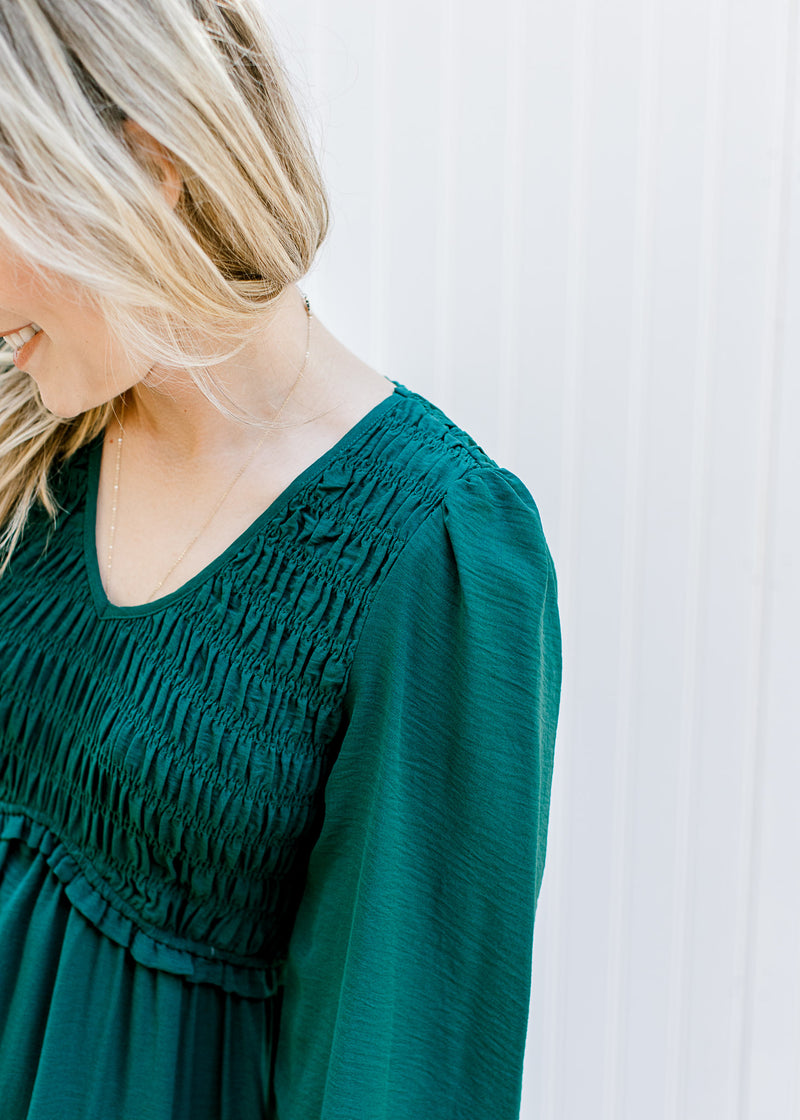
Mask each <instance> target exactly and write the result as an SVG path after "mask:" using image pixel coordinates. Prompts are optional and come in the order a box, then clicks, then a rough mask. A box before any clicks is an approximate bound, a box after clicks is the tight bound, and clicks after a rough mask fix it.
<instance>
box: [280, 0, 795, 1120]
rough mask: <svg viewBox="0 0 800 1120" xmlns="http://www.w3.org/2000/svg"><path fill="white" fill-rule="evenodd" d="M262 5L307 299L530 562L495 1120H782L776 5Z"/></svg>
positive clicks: (787, 647) (789, 1091)
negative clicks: (546, 632)
mask: <svg viewBox="0 0 800 1120" xmlns="http://www.w3.org/2000/svg"><path fill="white" fill-rule="evenodd" d="M264 3H265V5H266V9H267V12H268V14H269V15H270V17H271V20H272V24H273V27H274V29H275V32H276V35H277V37H278V39H279V42H280V43H281V45H282V46H283V49H284V54H285V57H286V60H287V62H288V64H289V66H290V69H291V70H292V72H293V73H294V74H295V75H296V81H297V87H298V90H299V93H300V96H301V100H302V101H303V104H304V106H305V109H306V111H307V112H308V113H309V115H310V117H311V119H312V121H313V122H314V127H315V129H316V131H317V135H318V137H319V143H320V147H321V149H322V150H323V151H324V165H325V170H326V175H327V179H328V182H329V185H330V188H331V195H332V201H333V210H334V225H333V229H332V233H331V236H330V240H329V242H328V244H327V246H326V248H325V251H324V253H323V254H322V256H321V259H320V262H319V264H318V266H317V267H316V269H315V271H314V273H313V274H312V276H311V277H310V278H309V282H308V284H307V288H308V291H309V294H310V295H311V296H312V299H313V302H314V305H315V308H316V310H317V312H318V313H319V314H320V316H321V317H322V318H323V319H324V320H325V322H326V323H327V325H328V326H329V327H330V328H331V329H332V330H334V332H335V333H337V334H339V336H340V337H341V338H342V339H343V340H344V341H345V342H347V344H348V345H349V346H350V347H351V348H352V349H353V350H355V351H356V352H357V353H359V354H360V355H361V356H362V357H364V358H365V359H367V360H368V361H369V362H371V363H372V364H373V365H375V366H376V367H377V368H379V369H380V370H381V372H383V373H385V374H387V375H388V376H390V377H393V378H395V379H397V380H399V381H401V382H403V383H404V384H406V385H408V386H409V387H412V388H415V389H418V390H419V391H421V392H423V393H424V394H426V395H427V396H429V397H431V398H432V399H433V400H435V401H436V403H438V404H440V405H441V406H442V407H443V408H444V409H445V411H447V412H449V413H450V415H451V416H452V417H453V419H455V420H456V421H457V422H458V423H460V424H461V425H462V426H464V427H466V428H467V429H468V430H469V431H470V432H472V434H473V435H474V436H475V437H476V438H477V439H478V440H479V442H481V443H482V444H483V446H484V447H485V448H486V450H487V451H488V452H489V453H490V454H491V455H493V457H495V458H496V459H498V460H499V461H500V462H501V463H502V464H503V465H505V466H508V467H510V468H511V469H512V470H514V471H515V472H516V473H518V474H519V475H520V476H521V477H522V478H523V480H524V481H525V482H526V483H527V485H528V487H529V488H530V490H531V491H532V493H533V495H534V497H535V498H536V501H537V504H538V506H539V509H540V512H541V515H542V521H543V524H544V527H545V532H546V534H547V537H548V541H549V543H550V547H551V551H552V552H553V556H554V558H555V562H556V568H557V571H558V575H559V593H560V594H559V597H560V606H561V617H562V627H563V638H564V686H563V698H562V713H561V721H560V726H559V735H558V742H557V759H556V771H555V779H554V787H553V802H552V809H551V823H550V839H549V846H548V857H547V868H546V872H545V879H544V885H543V888H542V894H541V897H540V902H539V909H538V912H537V919H536V941H535V952H534V973H533V998H532V1004H531V1019H530V1029H529V1038H528V1052H527V1059H526V1071H525V1082H524V1090H523V1110H522V1116H523V1120H641V1118H642V1117H647V1120H651V1118H652V1120H655V1118H658V1120H661V1118H664V1120H773V1118H774V1120H800V1083H799V1080H798V1071H800V1057H799V1056H800V891H798V889H797V884H798V879H799V878H800V876H798V872H799V871H800V812H799V811H798V801H799V800H800V731H799V730H798V729H799V728H800V718H799V717H800V703H798V694H799V693H800V653H799V652H798V645H799V639H798V635H799V634H800V588H799V581H798V573H797V559H798V543H799V542H800V497H799V495H800V436H798V432H800V314H798V313H799V312H800V227H798V220H799V219H800V158H799V157H800V105H799V104H798V98H800V85H799V83H798V49H799V48H800V44H799V42H798V0H670V2H667V0H613V2H611V3H604V4H600V3H599V2H598V0H559V2H558V3H555V2H550V0H497V2H496V3H494V4H492V5H488V6H487V5H485V4H479V3H477V2H476V0H461V2H459V3H456V2H455V0H424V2H423V0H406V3H404V4H403V5H396V4H389V3H388V2H387V0H369V2H368V0H311V2H309V3H308V4H305V5H297V4H295V3H291V2H290V0H264Z"/></svg>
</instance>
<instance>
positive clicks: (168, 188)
mask: <svg viewBox="0 0 800 1120" xmlns="http://www.w3.org/2000/svg"><path fill="white" fill-rule="evenodd" d="M122 127H123V129H124V131H125V139H126V142H127V144H128V147H129V148H130V150H131V152H132V154H133V156H134V158H135V159H136V160H138V162H139V163H141V164H142V165H143V166H144V167H146V168H147V169H148V170H149V171H150V172H151V173H152V174H153V175H155V177H156V178H157V179H158V181H159V183H160V186H161V190H162V193H163V195H164V197H165V198H166V200H167V202H168V203H169V206H170V208H171V209H173V210H174V209H175V206H176V204H177V201H178V199H179V198H180V196H181V191H182V190H183V179H182V177H181V175H180V173H179V171H178V169H177V167H176V166H175V164H174V162H173V160H172V158H171V156H170V154H169V152H168V151H167V149H166V148H165V147H164V145H163V144H160V143H159V141H158V140H156V139H155V138H154V137H153V136H151V135H150V133H149V132H148V131H147V130H146V129H144V128H142V126H141V125H140V124H138V123H137V122H136V121H132V120H130V119H126V120H125V121H123V124H122Z"/></svg>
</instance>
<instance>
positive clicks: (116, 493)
mask: <svg viewBox="0 0 800 1120" xmlns="http://www.w3.org/2000/svg"><path fill="white" fill-rule="evenodd" d="M303 302H304V304H305V307H306V319H307V323H308V326H307V330H306V356H305V358H304V360H303V364H302V366H301V367H300V372H299V373H298V375H297V377H296V378H295V381H294V384H293V385H292V387H291V389H290V390H289V392H288V393H287V394H286V396H285V397H284V400H283V404H282V405H281V406H280V408H279V409H278V411H277V412H276V413H275V416H274V418H273V419H274V420H277V419H278V417H279V416H280V414H281V413H282V412H283V410H284V408H285V407H286V402H287V401H288V400H289V397H291V395H292V393H293V392H294V391H295V389H296V388H297V386H298V384H299V382H300V378H301V377H302V376H303V374H304V373H305V370H306V366H307V365H308V356H309V353H310V351H311V318H312V316H311V305H310V303H309V302H308V296H306V295H304V296H303ZM123 413H124V405H123ZM269 431H270V429H269V428H267V429H266V430H265V431H264V434H263V435H262V437H261V439H260V440H259V441H258V443H257V444H256V446H255V448H254V449H253V451H252V454H251V455H250V456H249V458H248V459H247V461H246V462H245V463H244V465H243V466H242V467H241V468H240V469H239V471H238V472H237V474H236V477H235V478H234V480H233V482H232V483H231V484H230V486H229V487H228V489H227V490H226V491H225V493H224V494H223V495H222V497H221V498H220V499H219V501H218V502H217V504H216V505H215V506H214V509H213V510H212V511H211V514H210V516H209V517H208V519H207V520H206V521H205V522H204V523H203V525H202V526H201V528H200V529H199V531H198V532H197V533H196V534H195V536H194V537H193V538H192V540H191V541H190V542H189V544H187V546H186V548H185V549H184V550H183V552H182V553H181V554H180V556H179V557H178V559H177V560H176V561H175V563H174V564H173V565H172V567H171V568H170V570H169V571H168V572H167V574H166V575H165V576H164V577H163V579H161V580H160V581H159V583H158V585H157V586H156V587H154V588H153V590H152V591H151V592H150V595H149V596H148V597H147V602H148V603H149V602H150V600H151V599H152V598H153V596H154V595H156V594H158V592H159V591H160V590H161V588H162V587H163V586H164V584H165V583H166V582H167V580H168V579H169V577H170V576H171V575H172V573H173V572H174V571H175V569H176V568H177V566H178V565H179V564H180V562H181V560H183V558H184V556H185V555H186V554H187V552H188V551H189V550H190V549H191V548H193V547H194V545H196V544H197V542H198V540H199V539H200V537H201V536H202V535H203V533H204V532H205V531H206V529H207V528H208V526H209V525H210V524H211V522H212V521H213V520H214V518H215V516H216V515H217V513H218V512H219V509H220V507H221V506H222V503H223V502H224V501H225V499H226V498H227V497H228V495H229V494H230V492H231V490H233V488H234V486H235V485H236V483H237V482H238V481H239V479H240V478H241V477H242V475H243V474H244V472H245V471H246V470H247V468H248V467H249V466H250V464H251V463H252V461H253V459H255V457H256V455H257V454H258V452H259V450H260V448H261V446H262V445H263V443H264V440H265V439H266V438H267V435H268V434H269ZM124 432H125V429H124V428H123V426H122V418H121V417H120V421H119V437H118V439H117V463H116V470H115V472H114V495H113V500H112V505H111V530H110V532H109V539H108V559H107V561H106V572H107V576H110V575H111V561H112V559H113V555H114V536H115V532H116V522H117V499H118V496H119V466H120V461H121V459H122V437H123V435H124ZM107 582H108V581H107Z"/></svg>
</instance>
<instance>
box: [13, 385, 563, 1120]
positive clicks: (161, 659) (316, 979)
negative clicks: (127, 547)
mask: <svg viewBox="0 0 800 1120" xmlns="http://www.w3.org/2000/svg"><path fill="white" fill-rule="evenodd" d="M101 450H102V437H100V438H98V439H97V440H95V441H94V442H93V443H92V444H89V445H87V446H86V447H85V448H83V449H82V450H81V451H79V452H78V453H77V454H76V455H75V456H73V458H72V459H71V460H70V461H69V463H68V464H67V465H65V466H64V467H63V468H62V469H61V471H60V472H59V473H58V475H57V477H56V479H55V483H56V493H57V495H58V498H59V502H60V506H61V510H62V512H61V513H60V514H59V518H58V523H57V526H56V527H55V529H54V530H52V531H51V522H50V521H49V519H48V518H47V516H46V515H45V513H44V512H43V511H42V510H40V509H37V510H36V511H34V513H33V514H32V515H31V519H30V522H29V524H28V526H27V529H26V534H25V537H24V540H23V543H22V545H21V547H20V548H19V550H18V552H17V553H15V556H14V559H13V561H12V565H11V568H10V569H9V570H8V572H7V573H6V574H5V576H4V577H3V578H2V580H0V1116H2V1118H3V1120H23V1118H25V1120H257V1118H262V1117H269V1118H272V1120H490V1118H491V1120H512V1117H517V1116H518V1112H519V1101H520V1087H521V1075H522V1059H523V1052H524V1046H525V1036H526V1023H527V1016H528V1002H529V993H530V977H531V951H532V939H533V922H534V913H535V908H536V902H537V897H538V893H539V888H540V884H541V879H542V872H543V869H544V861H545V845H546V837H547V821H548V812H549V804H550V787H551V776H552V767H553V752H554V741H555V733H556V721H557V716H558V707H559V695H560V685H561V637H560V627H559V616H558V606H557V591H556V577H555V572H554V569H553V563H552V559H551V555H550V552H549V550H548V547H547V544H546V542H545V538H544V535H543V532H542V526H541V522H540V519H539V514H538V512H537V509H536V506H535V504H534V501H533V499H532V498H531V496H530V494H529V493H528V491H527V490H526V488H525V487H524V486H523V484H522V483H521V482H520V481H519V480H518V479H517V478H516V477H515V476H514V475H512V474H511V473H509V472H508V471H506V470H503V469H501V468H500V467H498V466H497V465H496V464H495V463H494V462H492V460H491V459H490V458H489V457H488V456H487V455H486V454H485V453H484V452H483V451H482V450H481V449H480V448H479V447H478V446H477V445H476V444H475V443H474V442H473V441H472V440H471V439H470V437H469V436H468V435H466V434H465V433H464V432H463V431H461V430H459V429H458V428H457V427H455V426H454V425H453V424H452V423H451V422H450V421H448V420H447V419H446V418H445V417H444V416H443V415H442V413H441V412H440V411H439V410H438V409H436V408H435V407H434V406H432V405H431V404H430V403H428V402H427V401H426V400H425V399H424V398H422V397H420V396H419V395H418V394H416V393H414V392H411V391H410V390H408V389H406V388H404V387H403V386H401V385H397V386H396V389H395V392H394V393H393V395H392V396H390V397H389V398H387V399H386V400H384V401H383V402H381V403H380V404H379V405H378V406H377V407H376V408H374V409H373V410H372V411H371V412H370V413H369V414H368V415H367V416H366V417H365V418H364V419H363V420H362V421H361V422H360V423H358V424H357V425H356V426H355V427H354V428H353V429H352V430H351V431H350V432H349V433H348V434H347V435H346V436H345V437H344V438H343V439H342V440H341V441H340V442H339V443H338V444H337V445H336V446H335V447H334V448H333V449H332V450H331V451H329V452H328V453H327V454H325V455H323V456H322V458H321V459H319V460H318V461H317V462H316V463H314V464H313V466H311V467H309V468H308V469H307V470H306V471H304V472H303V473H302V475H300V477H299V478H297V479H296V480H295V482H294V483H293V484H292V485H291V486H290V487H289V488H288V489H287V490H286V491H285V492H284V493H283V494H281V496H280V497H279V498H278V499H277V500H276V501H275V502H273V504H272V505H271V506H270V507H269V508H268V509H267V510H265V511H264V513H262V514H261V515H260V516H259V517H258V518H257V519H256V520H255V521H254V522H253V524H252V525H250V527H249V528H248V529H246V530H245V532H244V533H242V535H241V536H240V537H239V538H238V539H237V540H236V541H235V542H234V543H233V544H232V545H231V546H230V547H229V548H228V549H226V550H225V552H224V553H223V554H222V555H220V556H219V557H218V558H217V559H216V560H214V561H213V562H212V563H211V564H209V565H208V566H207V567H206V568H205V569H203V571H201V572H200V573H199V574H198V575H196V576H194V577H193V578H192V579H190V580H189V581H188V582H187V583H185V584H184V586H182V587H181V588H179V589H178V590H177V591H175V592H173V593H171V594H169V595H165V596H164V597H162V598H160V599H158V600H156V601H155V602H153V603H150V604H147V605H143V606H135V607H118V606H114V605H112V604H110V603H109V601H108V600H107V598H106V596H105V594H104V591H103V585H102V582H101V579H100V574H99V570H98V564H97V554H96V549H95V503H96V494H97V483H98V476H99V466H100V456H101Z"/></svg>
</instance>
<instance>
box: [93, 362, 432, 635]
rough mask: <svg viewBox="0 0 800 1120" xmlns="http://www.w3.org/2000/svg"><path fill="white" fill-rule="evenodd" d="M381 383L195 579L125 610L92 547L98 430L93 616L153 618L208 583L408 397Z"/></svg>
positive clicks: (100, 442) (403, 389)
mask: <svg viewBox="0 0 800 1120" xmlns="http://www.w3.org/2000/svg"><path fill="white" fill-rule="evenodd" d="M386 380H387V381H388V382H389V384H391V385H394V386H395V388H394V391H393V392H392V393H390V394H389V396H388V397H384V399H383V400H382V401H379V402H378V403H377V404H376V405H375V406H374V407H373V408H371V409H370V411H369V412H367V413H366V414H365V415H364V416H362V418H361V419H360V420H358V421H356V423H355V424H354V425H353V427H352V428H349V429H348V430H347V431H346V432H345V433H344V435H343V436H342V437H341V438H340V439H339V440H337V442H336V443H335V444H334V445H333V446H332V447H329V448H328V450H327V451H325V452H323V453H322V455H320V456H319V458H317V459H315V460H314V462H313V463H310V464H309V466H307V467H306V468H305V469H304V470H302V471H301V472H300V474H299V475H297V476H296V478H294V479H293V480H292V481H291V482H290V483H289V485H288V486H287V487H285V489H283V490H282V491H281V492H280V494H278V496H277V497H276V498H275V499H274V500H273V501H272V502H270V504H269V505H268V506H267V508H266V509H264V510H262V512H261V513H260V514H258V516H257V517H256V518H255V520H253V521H251V523H250V524H249V525H248V526H247V527H246V528H245V529H243V530H242V532H241V533H240V534H239V536H238V537H236V539H235V540H234V541H232V542H231V543H230V544H229V545H228V547H227V548H225V549H224V550H223V551H222V552H221V553H220V554H219V555H218V556H215V557H214V559H213V560H210V561H209V562H208V564H206V565H205V567H203V568H201V569H200V571H199V572H196V573H195V575H193V576H191V577H190V578H189V579H188V580H187V581H186V582H185V583H182V584H181V585H180V587H176V588H175V590H174V591H170V592H168V593H167V594H166V595H162V596H160V597H159V598H158V599H153V601H152V602H149V603H135V604H132V605H130V606H124V605H120V604H117V603H112V602H111V600H110V599H109V598H108V596H107V595H106V591H105V588H104V587H103V581H102V578H101V576H100V563H99V560H98V556H97V544H96V535H97V495H98V489H99V482H100V463H101V458H102V452H103V443H104V440H105V432H101V433H100V435H99V436H97V438H96V440H95V442H94V443H93V444H92V445H91V447H90V451H89V461H88V466H87V485H86V498H85V503H84V524H83V558H84V567H85V569H86V575H87V578H88V581H89V590H90V592H91V597H92V602H93V603H94V606H95V610H96V611H97V615H98V617H99V618H101V619H109V618H140V617H143V616H145V615H151V614H157V613H158V612H159V611H163V610H165V609H167V608H168V607H170V606H172V605H173V604H174V603H177V602H179V601H180V600H181V599H183V598H185V597H186V596H187V595H190V594H191V593H192V592H193V591H195V590H196V589H197V588H198V587H200V585H201V584H203V583H205V582H206V580H208V579H210V578H211V577H212V576H213V575H214V574H215V573H216V572H218V571H219V570H220V568H222V567H224V565H225V564H226V563H227V562H228V561H229V560H230V559H232V557H233V556H235V555H236V554H237V553H239V552H241V550H242V549H243V548H244V546H245V545H246V544H247V543H248V541H249V540H250V539H251V538H252V537H254V536H255V535H256V534H257V533H258V532H260V531H261V529H263V528H264V526H265V525H268V524H269V522H270V521H273V520H275V519H276V518H277V517H278V515H279V514H280V513H281V512H282V511H283V510H284V509H285V507H286V506H287V505H288V504H289V502H290V501H291V500H292V498H293V497H294V496H295V495H296V494H297V493H298V491H299V490H302V489H303V487H305V486H308V484H309V483H310V482H312V481H313V480H314V479H315V478H317V477H318V476H319V475H320V474H321V473H322V472H323V470H324V469H325V468H326V467H327V466H328V465H329V464H330V463H331V462H332V461H333V460H334V459H337V458H339V457H340V456H341V455H342V454H343V453H344V452H345V451H346V450H347V449H348V448H349V447H350V445H351V444H353V443H355V441H356V440H358V439H359V438H360V437H361V436H363V435H364V434H365V433H366V432H367V431H369V429H370V428H372V427H373V426H375V425H376V424H377V423H378V421H379V420H382V419H383V417H384V415H385V414H386V413H387V412H389V411H391V410H392V409H393V408H395V407H396V405H397V403H398V401H399V400H401V399H402V398H403V397H408V396H411V395H412V394H411V391H410V390H408V389H406V387H405V386H404V385H401V384H400V382H399V381H393V380H392V379H391V378H386Z"/></svg>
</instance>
